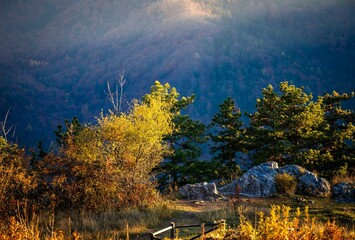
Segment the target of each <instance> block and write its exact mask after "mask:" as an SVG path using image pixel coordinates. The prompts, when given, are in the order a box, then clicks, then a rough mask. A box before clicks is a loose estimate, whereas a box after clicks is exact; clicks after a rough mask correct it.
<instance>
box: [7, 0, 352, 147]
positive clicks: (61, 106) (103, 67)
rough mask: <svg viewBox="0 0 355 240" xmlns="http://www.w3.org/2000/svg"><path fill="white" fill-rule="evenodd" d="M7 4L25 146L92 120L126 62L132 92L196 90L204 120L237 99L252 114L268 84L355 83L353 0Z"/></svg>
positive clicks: (16, 119)
mask: <svg viewBox="0 0 355 240" xmlns="http://www.w3.org/2000/svg"><path fill="white" fill-rule="evenodd" d="M0 4H1V8H0V36H1V37H0V116H4V115H5V113H6V111H7V110H8V109H9V108H11V110H10V119H9V121H10V122H11V123H12V124H14V125H16V127H17V136H18V141H19V142H20V143H21V144H24V145H27V146H31V145H32V146H33V145H35V144H36V142H37V141H38V140H45V141H46V142H49V140H50V139H51V138H52V137H53V134H52V132H53V130H54V129H55V128H56V126H57V125H58V124H60V123H62V122H63V121H64V119H70V118H72V117H73V116H75V115H77V116H79V119H80V120H81V121H84V122H90V121H94V116H95V115H96V116H97V115H98V114H99V112H100V111H101V109H104V110H105V111H106V110H107V108H109V107H110V105H109V102H108V100H107V97H106V95H105V92H104V91H105V89H106V82H107V81H110V82H111V83H112V84H113V82H114V81H115V79H116V78H117V76H118V73H119V72H120V71H121V70H122V69H124V70H125V72H126V78H127V85H126V86H125V99H126V100H130V99H132V98H140V97H141V96H142V95H143V94H144V93H146V92H148V91H149V87H150V85H151V84H152V83H153V82H154V80H156V79H159V80H160V81H162V82H169V83H170V84H171V85H172V86H175V87H177V89H178V91H179V92H181V93H182V95H188V94H191V93H196V95H197V100H196V102H195V103H194V106H192V107H191V108H189V109H188V110H187V111H188V113H190V114H191V115H192V116H193V117H196V118H199V119H201V120H204V121H209V119H210V118H211V116H212V115H213V114H214V112H215V111H216V109H217V107H218V104H219V103H220V102H221V101H222V99H224V98H226V97H227V96H232V97H233V98H234V99H235V100H236V102H237V103H238V105H239V107H240V108H241V109H242V110H243V111H253V110H254V105H255V100H256V98H257V97H258V96H260V93H261V89H262V88H263V87H266V86H267V85H268V84H273V85H278V83H279V82H280V81H285V80H288V81H291V82H292V83H294V84H297V85H298V86H301V85H303V86H305V87H306V90H307V91H311V92H312V93H314V95H319V94H323V93H324V92H329V91H332V90H337V91H340V92H342V91H352V90H355V67H354V62H355V16H354V14H352V13H353V12H355V2H354V1H352V0H343V1H336V0H325V1H322V2H321V3H320V2H319V1H315V0H311V1H310V0H307V1H306V0H301V1H295V0H286V1H281V0H272V1H267V2H265V1H250V0H208V1H202V0H149V1H140V0H125V1H110V0H100V1H93V0H92V1H84V0H79V1H74V2H73V1H69V0H64V1H60V4H59V3H56V2H55V1H52V2H48V1H45V0H29V1H24V2H21V1H6V0H0ZM348 107H350V108H353V109H354V104H353V103H350V104H349V105H348Z"/></svg>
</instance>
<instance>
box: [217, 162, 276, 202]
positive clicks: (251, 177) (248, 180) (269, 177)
mask: <svg viewBox="0 0 355 240" xmlns="http://www.w3.org/2000/svg"><path fill="white" fill-rule="evenodd" d="M277 169H278V164H277V163H276V162H266V163H262V164H260V165H258V166H255V167H252V168H251V169H250V170H249V171H247V172H246V173H245V174H243V176H242V177H241V178H239V179H238V180H236V181H233V182H232V183H230V184H227V185H225V186H223V187H220V188H218V191H219V192H220V193H222V194H223V195H225V196H233V195H236V194H237V191H238V194H239V195H240V196H247V197H270V196H273V195H275V193H276V187H275V180H274V179H275V176H276V174H277V173H278V172H277Z"/></svg>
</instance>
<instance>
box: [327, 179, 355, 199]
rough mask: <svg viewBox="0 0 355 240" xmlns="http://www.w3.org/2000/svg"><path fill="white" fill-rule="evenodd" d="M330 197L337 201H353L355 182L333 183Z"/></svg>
mask: <svg viewBox="0 0 355 240" xmlns="http://www.w3.org/2000/svg"><path fill="white" fill-rule="evenodd" d="M332 197H333V198H334V199H335V200H336V201H338V202H348V203H355V184H354V183H345V182H341V183H338V184H336V185H334V186H333V188H332Z"/></svg>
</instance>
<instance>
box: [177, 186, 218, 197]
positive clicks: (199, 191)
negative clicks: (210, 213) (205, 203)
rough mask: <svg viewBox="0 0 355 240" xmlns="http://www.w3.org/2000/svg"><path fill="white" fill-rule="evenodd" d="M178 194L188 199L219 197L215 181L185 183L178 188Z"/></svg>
mask: <svg viewBox="0 0 355 240" xmlns="http://www.w3.org/2000/svg"><path fill="white" fill-rule="evenodd" d="M179 194H180V196H181V197H182V198H185V199H189V200H213V199H216V198H220V197H221V195H220V194H219V193H218V191H217V187H216V184H215V183H207V182H203V183H195V184H187V185H185V186H182V187H180V188H179Z"/></svg>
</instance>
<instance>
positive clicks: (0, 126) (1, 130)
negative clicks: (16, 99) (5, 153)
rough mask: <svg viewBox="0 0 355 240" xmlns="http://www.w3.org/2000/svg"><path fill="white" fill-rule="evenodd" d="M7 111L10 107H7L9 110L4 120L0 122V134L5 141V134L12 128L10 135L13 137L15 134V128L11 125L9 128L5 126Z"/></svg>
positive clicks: (7, 114)
mask: <svg viewBox="0 0 355 240" xmlns="http://www.w3.org/2000/svg"><path fill="white" fill-rule="evenodd" d="M9 113H10V108H9V110H7V112H6V115H5V118H4V120H3V121H1V122H0V134H1V136H2V137H3V138H4V139H5V140H6V141H7V140H8V139H7V136H8V135H9V134H10V133H11V131H12V130H13V133H12V137H14V135H15V129H14V126H13V125H12V126H11V127H9V128H7V127H6V123H7V118H8V116H9Z"/></svg>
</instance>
